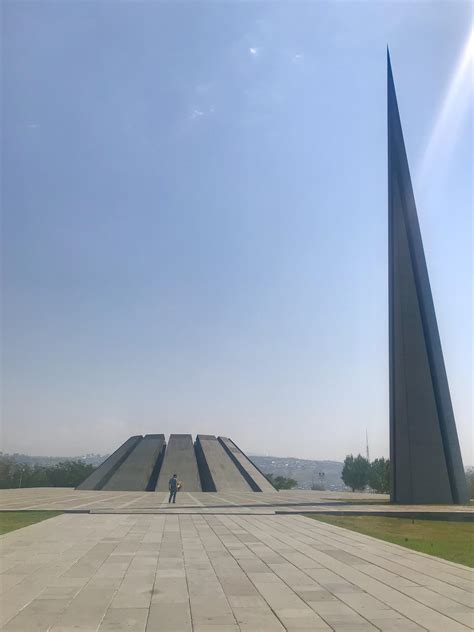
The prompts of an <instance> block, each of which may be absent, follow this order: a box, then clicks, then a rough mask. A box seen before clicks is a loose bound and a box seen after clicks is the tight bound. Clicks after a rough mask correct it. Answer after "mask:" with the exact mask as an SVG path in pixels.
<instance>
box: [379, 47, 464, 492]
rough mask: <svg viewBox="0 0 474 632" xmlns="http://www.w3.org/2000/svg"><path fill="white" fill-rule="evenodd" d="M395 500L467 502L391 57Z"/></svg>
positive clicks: (392, 449) (392, 453) (392, 451)
mask: <svg viewBox="0 0 474 632" xmlns="http://www.w3.org/2000/svg"><path fill="white" fill-rule="evenodd" d="M387 103H388V112H387V114H388V231H389V330H390V331H389V345H390V459H391V464H392V493H391V497H392V501H393V502H397V503H415V504H416V503H442V504H445V503H465V502H467V501H468V492H467V485H466V478H465V474H464V468H463V463H462V458H461V452H460V449H459V441H458V436H457V432H456V423H455V420H454V414H453V407H452V404H451V397H450V393H449V386H448V380H447V376H446V369H445V366H444V360H443V352H442V349H441V342H440V338H439V332H438V325H437V322H436V314H435V310H434V305H433V297H432V295H431V288H430V282H429V278H428V270H427V267H426V261H425V255H424V251H423V242H422V239H421V233H420V226H419V223H418V216H417V211H416V205H415V197H414V195H413V188H412V184H411V178H410V171H409V168H408V160H407V155H406V151H405V143H404V140H403V132H402V126H401V122H400V115H399V112H398V105H397V97H396V94H395V86H394V82H393V75H392V68H391V64H390V55H389V53H388V51H387Z"/></svg>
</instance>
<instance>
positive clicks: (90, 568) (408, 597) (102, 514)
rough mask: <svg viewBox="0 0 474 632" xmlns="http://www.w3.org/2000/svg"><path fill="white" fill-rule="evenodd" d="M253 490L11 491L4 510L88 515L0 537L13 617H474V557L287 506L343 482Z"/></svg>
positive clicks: (72, 622)
mask: <svg viewBox="0 0 474 632" xmlns="http://www.w3.org/2000/svg"><path fill="white" fill-rule="evenodd" d="M230 496H237V497H234V498H233V499H232V498H231V497H230ZM240 496H241V495H230V494H226V495H219V494H185V493H183V494H181V495H180V496H179V503H178V504H177V505H176V506H175V507H168V505H167V503H166V495H165V494H160V493H148V494H141V493H122V494H121V493H118V492H115V493H110V494H109V493H107V492H76V491H74V490H64V489H63V490H58V489H40V490H32V489H29V490H5V491H3V492H2V493H1V494H0V501H1V502H0V506H1V508H2V509H18V508H20V507H21V508H29V509H38V508H48V509H67V510H69V511H71V510H76V511H78V512H81V513H64V514H62V515H60V516H57V517H55V518H52V519H49V520H46V521H44V522H40V523H37V524H34V525H31V526H29V527H25V528H23V529H20V530H18V531H13V532H11V533H8V534H6V535H4V536H2V537H1V538H0V542H1V547H2V551H1V553H2V566H1V575H0V577H1V585H0V588H1V596H0V599H1V602H0V605H1V608H0V620H1V626H2V627H1V629H2V630H6V631H10V630H11V631H13V630H15V631H17V632H29V631H30V630H31V631H38V632H39V631H44V632H46V631H51V632H73V631H74V632H105V631H107V632H121V631H128V632H152V631H155V630H156V631H159V632H172V631H173V632H187V631H191V630H193V631H195V632H237V631H238V630H242V631H247V632H259V631H261V632H273V631H284V630H288V631H293V630H295V631H296V630H316V631H317V630H336V631H341V632H342V631H347V632H358V631H362V630H364V631H365V630H382V631H386V632H390V631H392V630H394V631H395V630H396V631H397V632H404V631H405V630H407V631H410V630H439V631H442V632H451V631H453V632H455V631H459V632H461V631H463V632H465V631H467V630H471V629H473V623H474V619H473V612H474V610H473V607H474V591H473V579H474V575H473V572H472V570H471V569H468V568H466V567H464V566H461V565H458V564H454V563H451V562H447V561H443V560H440V559H437V558H434V557H430V556H427V555H423V554H419V553H415V552H413V551H410V550H408V549H404V548H401V547H398V546H396V545H393V544H389V543H385V542H382V541H379V540H375V539H373V538H370V537H367V536H364V535H360V534H357V533H354V532H351V531H348V530H346V529H341V528H338V527H335V526H332V525H328V524H325V523H321V522H318V521H315V520H312V519H310V518H306V517H304V516H301V515H284V514H276V513H275V511H276V510H280V509H285V508H286V509H287V510H293V508H294V507H295V506H300V507H302V508H303V509H306V508H308V505H309V504H311V503H312V504H313V505H315V504H317V503H319V507H320V509H324V507H326V506H327V505H328V504H329V505H334V504H335V503H336V500H335V499H336V498H342V505H343V506H344V497H345V496H344V494H339V493H337V494H335V493H333V494H332V495H331V494H327V493H326V494H325V493H324V492H298V491H295V492H280V493H279V494H278V495H275V494H273V495H272V496H273V498H272V501H270V499H269V497H265V495H264V494H249V495H248V497H247V496H244V497H243V498H241V497H240ZM269 496H270V495H269ZM275 496H277V500H276V499H275ZM350 497H351V498H354V495H350ZM371 497H372V496H371ZM365 498H367V496H365ZM331 499H332V500H331ZM361 499H362V497H361ZM278 503H280V504H278ZM346 506H347V505H346ZM361 506H362V507H363V506H364V505H361ZM367 506H368V507H370V506H369V505H367ZM83 511H86V513H82V512H83ZM87 512H88V513H87Z"/></svg>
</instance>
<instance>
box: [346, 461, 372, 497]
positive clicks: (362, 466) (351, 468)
mask: <svg viewBox="0 0 474 632" xmlns="http://www.w3.org/2000/svg"><path fill="white" fill-rule="evenodd" d="M369 472H370V463H369V462H368V460H367V459H365V458H364V457H363V456H361V455H360V454H358V455H357V456H356V457H355V458H354V457H353V456H352V454H349V455H347V456H346V458H345V459H344V467H343V468H342V475H341V478H342V480H343V481H344V484H345V485H347V486H348V487H350V488H351V489H352V491H353V492H355V490H356V489H358V490H364V489H365V488H366V486H367V485H368V482H369Z"/></svg>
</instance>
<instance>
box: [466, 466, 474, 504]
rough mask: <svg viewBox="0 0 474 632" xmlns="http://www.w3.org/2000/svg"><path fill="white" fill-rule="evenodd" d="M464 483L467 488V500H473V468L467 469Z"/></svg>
mask: <svg viewBox="0 0 474 632" xmlns="http://www.w3.org/2000/svg"><path fill="white" fill-rule="evenodd" d="M466 481H467V488H468V491H469V498H471V499H472V498H474V469H473V468H469V469H468V470H466Z"/></svg>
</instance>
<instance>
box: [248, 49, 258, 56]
mask: <svg viewBox="0 0 474 632" xmlns="http://www.w3.org/2000/svg"><path fill="white" fill-rule="evenodd" d="M249 53H250V55H252V57H256V56H257V55H258V48H255V47H254V46H251V47H250V48H249Z"/></svg>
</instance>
